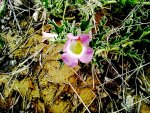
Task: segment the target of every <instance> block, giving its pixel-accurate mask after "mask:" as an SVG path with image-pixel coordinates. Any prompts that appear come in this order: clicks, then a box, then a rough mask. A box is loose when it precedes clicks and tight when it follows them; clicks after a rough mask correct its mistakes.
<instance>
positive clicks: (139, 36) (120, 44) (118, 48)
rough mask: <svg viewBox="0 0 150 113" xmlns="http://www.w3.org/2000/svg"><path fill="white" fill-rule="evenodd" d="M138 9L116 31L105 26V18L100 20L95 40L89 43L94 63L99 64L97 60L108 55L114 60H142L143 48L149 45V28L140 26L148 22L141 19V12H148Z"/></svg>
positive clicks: (109, 26) (145, 19)
mask: <svg viewBox="0 0 150 113" xmlns="http://www.w3.org/2000/svg"><path fill="white" fill-rule="evenodd" d="M140 9H141V10H138V11H137V12H133V14H131V15H130V16H129V17H128V18H127V19H126V20H125V21H124V23H122V26H121V27H119V28H117V29H114V28H111V25H107V23H108V22H107V17H105V16H104V17H103V18H102V20H101V21H100V25H98V31H97V32H98V33H97V34H95V38H93V40H92V42H91V46H92V47H93V48H94V50H95V55H94V61H95V62H96V63H100V62H99V61H100V59H99V58H101V60H102V59H106V58H108V57H109V56H110V55H115V56H116V57H115V59H118V58H119V57H120V56H125V57H129V58H133V59H135V60H140V61H141V60H142V59H143V57H142V56H143V52H144V50H145V49H146V48H145V46H147V45H149V44H150V39H149V37H150V26H149V25H142V22H144V21H145V22H147V20H148V17H145V18H143V16H142V15H143V12H144V13H145V12H147V14H149V13H148V12H149V11H148V10H146V9H142V8H140ZM139 15H140V16H139ZM139 23H141V24H139ZM139 45H140V47H139ZM147 51H148V50H147ZM115 59H114V60H115ZM98 65H100V64H98Z"/></svg>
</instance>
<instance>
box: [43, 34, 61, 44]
mask: <svg viewBox="0 0 150 113" xmlns="http://www.w3.org/2000/svg"><path fill="white" fill-rule="evenodd" d="M55 37H58V35H57V34H54V33H47V32H43V33H42V42H44V41H45V40H47V39H48V40H49V41H55Z"/></svg>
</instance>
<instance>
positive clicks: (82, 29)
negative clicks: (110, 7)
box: [48, 18, 92, 42]
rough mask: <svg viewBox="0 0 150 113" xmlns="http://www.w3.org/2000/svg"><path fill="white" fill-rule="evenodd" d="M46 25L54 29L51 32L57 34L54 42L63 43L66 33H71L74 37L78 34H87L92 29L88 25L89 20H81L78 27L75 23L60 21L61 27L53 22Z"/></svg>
mask: <svg viewBox="0 0 150 113" xmlns="http://www.w3.org/2000/svg"><path fill="white" fill-rule="evenodd" d="M48 24H51V25H52V26H53V27H54V29H53V30H51V32H53V33H56V34H58V38H57V39H56V42H65V40H66V35H67V34H68V33H73V34H74V35H78V34H80V33H89V31H90V30H91V29H92V26H91V24H90V18H89V19H88V20H83V21H82V22H81V23H80V24H79V25H78V24H76V23H75V22H73V23H69V22H68V21H65V20H64V21H61V25H57V23H55V21H51V20H49V21H48Z"/></svg>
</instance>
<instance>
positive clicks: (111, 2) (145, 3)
mask: <svg viewBox="0 0 150 113" xmlns="http://www.w3.org/2000/svg"><path fill="white" fill-rule="evenodd" d="M117 3H118V2H117V1H114V0H113V1H108V2H106V3H105V4H104V5H103V6H105V5H110V4H117ZM140 3H141V2H137V3H136V4H140ZM142 4H143V5H150V2H143V3H142Z"/></svg>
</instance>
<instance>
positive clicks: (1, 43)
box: [0, 37, 4, 50]
mask: <svg viewBox="0 0 150 113" xmlns="http://www.w3.org/2000/svg"><path fill="white" fill-rule="evenodd" d="M3 47H4V41H3V39H2V38H1V37H0V50H2V49H3Z"/></svg>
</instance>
